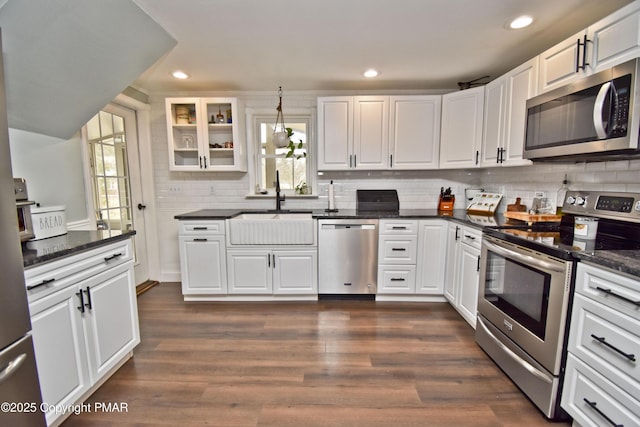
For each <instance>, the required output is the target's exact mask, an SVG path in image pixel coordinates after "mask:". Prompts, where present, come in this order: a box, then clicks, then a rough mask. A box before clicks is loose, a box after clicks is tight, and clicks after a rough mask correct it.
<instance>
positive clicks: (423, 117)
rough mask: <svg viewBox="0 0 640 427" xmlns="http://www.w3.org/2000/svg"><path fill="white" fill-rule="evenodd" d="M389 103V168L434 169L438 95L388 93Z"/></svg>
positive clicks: (439, 101)
mask: <svg viewBox="0 0 640 427" xmlns="http://www.w3.org/2000/svg"><path fill="white" fill-rule="evenodd" d="M389 103H390V119H389V122H390V127H389V128H390V133H389V149H390V154H389V168H390V169H437V168H438V165H439V157H440V119H441V109H442V97H441V96H440V95H422V96H420V95H406V96H391V97H390V101H389Z"/></svg>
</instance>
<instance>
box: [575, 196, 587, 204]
mask: <svg viewBox="0 0 640 427" xmlns="http://www.w3.org/2000/svg"><path fill="white" fill-rule="evenodd" d="M585 203H587V201H586V200H585V198H584V197H582V196H578V197H576V205H578V206H584V204H585Z"/></svg>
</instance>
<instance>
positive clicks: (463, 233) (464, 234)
mask: <svg viewBox="0 0 640 427" xmlns="http://www.w3.org/2000/svg"><path fill="white" fill-rule="evenodd" d="M460 241H461V242H462V243H465V244H467V245H469V246H471V247H472V248H476V249H480V243H481V242H482V231H480V230H477V229H475V228H470V227H460Z"/></svg>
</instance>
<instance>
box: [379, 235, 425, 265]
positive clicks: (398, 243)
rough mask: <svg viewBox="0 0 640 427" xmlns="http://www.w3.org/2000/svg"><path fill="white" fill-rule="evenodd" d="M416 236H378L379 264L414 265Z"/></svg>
mask: <svg viewBox="0 0 640 427" xmlns="http://www.w3.org/2000/svg"><path fill="white" fill-rule="evenodd" d="M417 250H418V236H380V241H379V244H378V263H379V264H415V263H416V257H417Z"/></svg>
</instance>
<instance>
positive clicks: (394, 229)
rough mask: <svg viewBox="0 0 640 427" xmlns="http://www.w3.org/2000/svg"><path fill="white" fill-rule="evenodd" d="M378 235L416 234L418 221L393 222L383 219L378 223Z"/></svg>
mask: <svg viewBox="0 0 640 427" xmlns="http://www.w3.org/2000/svg"><path fill="white" fill-rule="evenodd" d="M380 234H395V235H404V234H418V221H417V220H415V221H413V220H412V221H397V220H396V221H394V220H386V219H383V220H381V221H380Z"/></svg>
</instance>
